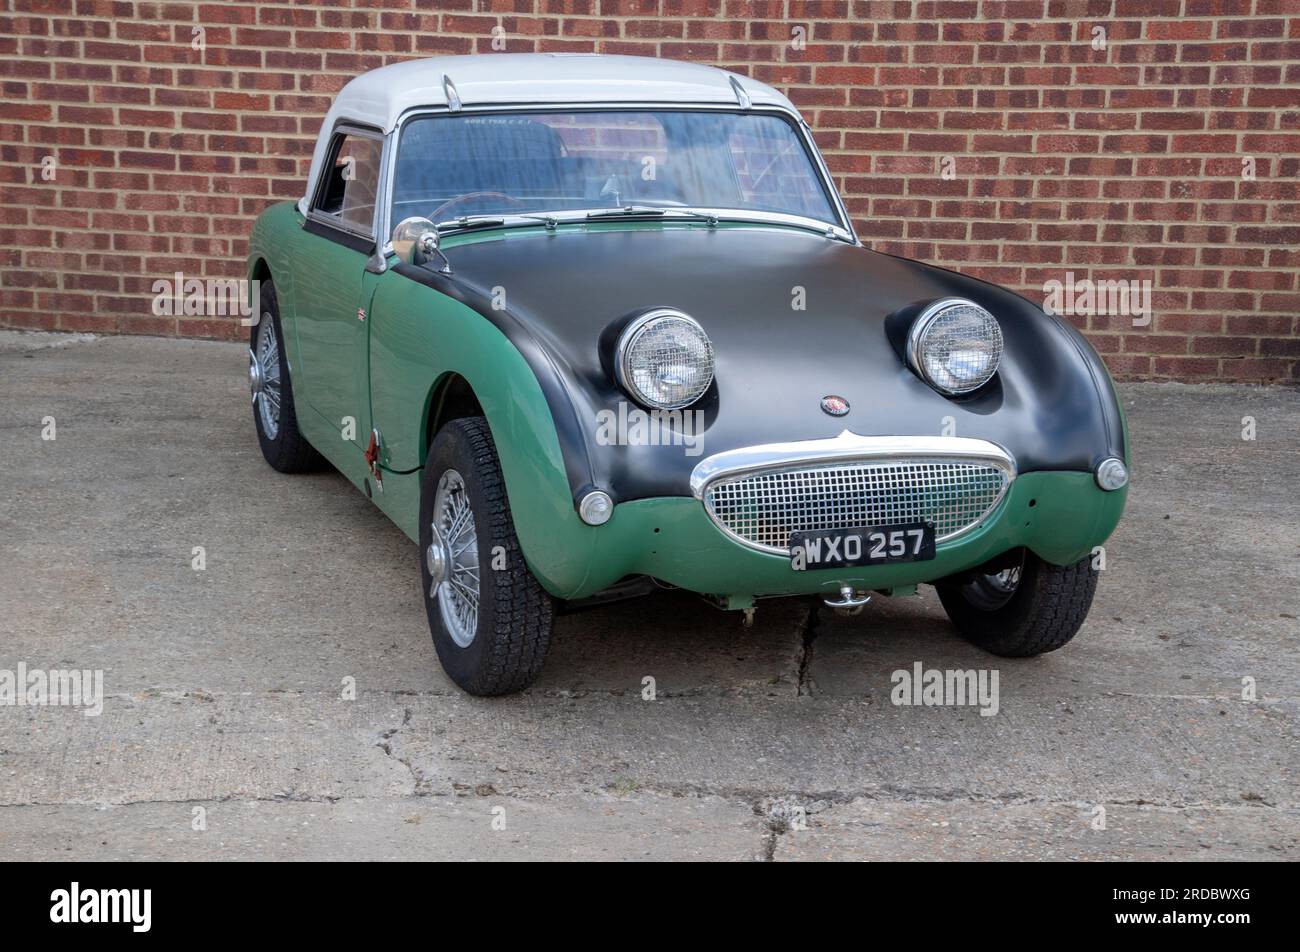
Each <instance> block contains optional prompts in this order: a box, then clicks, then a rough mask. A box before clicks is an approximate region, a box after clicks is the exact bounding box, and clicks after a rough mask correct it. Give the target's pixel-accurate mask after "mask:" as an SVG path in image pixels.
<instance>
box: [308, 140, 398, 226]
mask: <svg viewBox="0 0 1300 952" xmlns="http://www.w3.org/2000/svg"><path fill="white" fill-rule="evenodd" d="M336 142H337V143H338V144H337V146H336V148H335V149H334V150H333V151H332V153H331V154H332V156H333V159H332V165H329V166H327V167H326V169H325V173H324V174H325V182H324V183H323V186H322V189H321V191H320V194H319V199H318V201H317V204H316V209H315V210H316V211H317V212H318V213H320V214H322V215H327V216H329V217H331V218H337V219H338V220H339V222H340V223H342V224H343V225H345V226H346V227H347V228H349V229H350V230H352V231H359V232H363V233H365V234H367V235H368V234H371V233H372V232H373V231H374V220H375V199H376V197H377V196H378V194H379V161H380V158H381V157H382V156H383V152H384V143H383V140H382V139H376V138H371V137H370V136H363V135H357V134H355V133H344V134H342V135H340V136H338V137H337V139H336Z"/></svg>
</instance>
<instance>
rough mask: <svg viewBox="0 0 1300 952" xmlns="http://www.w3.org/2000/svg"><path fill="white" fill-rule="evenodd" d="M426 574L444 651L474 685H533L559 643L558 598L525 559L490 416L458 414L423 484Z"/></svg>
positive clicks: (464, 681)
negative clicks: (555, 628) (554, 632)
mask: <svg viewBox="0 0 1300 952" xmlns="http://www.w3.org/2000/svg"><path fill="white" fill-rule="evenodd" d="M420 577H421V581H422V584H423V587H424V605H425V612H426V613H427V615H428V617H429V630H430V632H431V633H432V635H433V644H434V647H435V648H436V649H437V651H438V659H439V660H440V661H441V662H442V666H443V668H444V669H445V670H446V672H447V674H448V676H449V677H450V678H451V679H452V680H453V681H455V682H456V684H458V685H459V686H460V687H461V688H463V689H464V690H466V691H468V692H469V693H470V694H477V695H480V696H492V695H500V694H512V693H514V692H515V691H521V690H523V689H524V688H526V687H528V685H530V684H532V683H533V681H534V680H535V679H536V678H537V675H538V674H539V673H540V671H541V669H542V663H543V661H545V659H546V652H547V650H548V649H549V648H550V644H551V628H552V624H553V619H554V610H553V605H552V602H551V597H550V595H549V594H547V592H546V590H545V589H544V588H542V586H541V583H539V582H538V581H537V579H536V578H534V577H533V574H532V572H530V571H529V570H528V566H527V565H525V564H524V559H523V555H522V553H521V552H520V549H519V540H518V538H516V536H515V527H514V521H513V520H512V519H511V517H510V503H509V501H508V500H507V499H506V489H505V482H504V480H503V479H502V477H501V466H500V463H499V462H498V459H497V451H496V444H495V443H493V441H492V433H491V431H490V430H489V429H488V425H487V421H486V420H484V419H483V418H482V417H467V418H463V419H458V420H452V421H451V422H450V423H448V424H447V425H446V426H444V427H443V428H442V429H441V430H440V431H439V433H438V435H437V437H436V438H435V439H434V441H433V446H432V447H430V448H429V457H428V459H427V460H426V462H425V467H424V477H423V481H422V485H421V491H420Z"/></svg>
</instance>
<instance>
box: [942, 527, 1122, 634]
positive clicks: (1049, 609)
mask: <svg viewBox="0 0 1300 952" xmlns="http://www.w3.org/2000/svg"><path fill="white" fill-rule="evenodd" d="M935 588H936V589H937V590H938V592H939V600H940V601H942V602H943V607H944V610H945V611H946V612H947V613H948V617H949V618H950V619H952V623H953V624H954V625H956V626H957V630H958V631H960V632H961V634H962V636H963V637H964V638H966V639H967V640H968V641H970V642H971V643H972V644H974V645H976V646H977V647H980V648H983V649H984V650H985V651H988V652H991V653H993V654H995V655H1001V656H1002V657H1004V658H1031V657H1033V656H1034V655H1040V654H1044V653H1045V652H1048V651H1055V650H1056V649H1057V648H1060V647H1061V646H1063V645H1065V644H1066V643H1067V642H1068V641H1069V640H1070V639H1071V638H1073V637H1074V636H1075V634H1076V633H1077V632H1078V631H1079V628H1080V627H1082V625H1083V622H1084V619H1085V618H1087V617H1088V609H1089V608H1090V607H1091V606H1092V596H1093V594H1094V593H1095V592H1096V591H1097V571H1096V570H1095V569H1094V568H1093V567H1092V557H1091V556H1088V557H1085V558H1082V559H1080V560H1079V561H1078V562H1075V563H1073V564H1071V565H1052V564H1051V563H1050V562H1044V561H1043V560H1042V559H1040V558H1038V557H1037V556H1036V555H1034V554H1033V553H1032V552H1028V551H1026V552H1025V553H1024V561H1023V563H1022V564H1021V566H1020V578H1019V581H1018V583H1017V584H1016V585H1015V588H1014V590H1013V591H1012V592H1010V593H1009V594H1007V593H1005V591H1004V592H1003V593H1002V594H1001V595H1000V596H999V594H998V592H997V590H996V587H995V583H994V582H993V580H992V579H990V577H988V576H981V575H978V574H975V575H965V576H962V577H960V578H955V579H950V580H945V581H940V582H938V583H936V584H935Z"/></svg>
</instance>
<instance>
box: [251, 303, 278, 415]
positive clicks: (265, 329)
mask: <svg viewBox="0 0 1300 952" xmlns="http://www.w3.org/2000/svg"><path fill="white" fill-rule="evenodd" d="M248 390H249V392H250V393H251V394H252V395H253V406H254V407H256V408H257V416H258V419H259V420H260V421H261V424H262V432H263V433H265V434H266V438H267V439H269V440H273V439H275V438H276V437H277V436H278V435H279V434H280V398H281V394H280V344H279V342H278V341H277V340H276V337H275V321H274V320H273V319H272V317H271V312H270V311H265V312H263V314H262V320H261V322H260V323H259V324H258V325H257V336H256V338H255V339H254V342H253V346H252V347H250V348H248Z"/></svg>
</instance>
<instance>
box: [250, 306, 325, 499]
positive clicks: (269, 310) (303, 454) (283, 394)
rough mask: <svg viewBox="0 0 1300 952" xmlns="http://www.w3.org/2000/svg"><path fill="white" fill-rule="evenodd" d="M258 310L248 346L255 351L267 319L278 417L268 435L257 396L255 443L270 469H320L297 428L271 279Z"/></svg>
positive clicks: (290, 471) (312, 451)
mask: <svg viewBox="0 0 1300 952" xmlns="http://www.w3.org/2000/svg"><path fill="white" fill-rule="evenodd" d="M261 309H262V315H261V320H260V321H258V323H257V324H256V325H255V326H254V327H252V328H251V329H250V331H249V335H248V346H249V348H250V349H252V350H253V352H254V353H257V352H258V341H259V336H260V335H261V334H262V333H263V328H264V327H265V326H267V321H268V320H269V321H270V325H269V326H270V327H271V328H272V329H273V330H274V332H275V347H276V352H277V353H278V354H279V361H280V418H279V426H278V430H277V432H276V433H275V435H274V436H271V435H268V433H267V431H266V426H265V424H264V421H263V420H262V413H261V408H260V407H259V402H260V401H261V400H262V399H264V398H262V397H259V398H258V400H255V401H254V402H253V425H254V426H255V427H257V442H258V443H259V444H260V445H261V447H262V457H263V458H264V459H265V460H266V461H267V463H269V464H270V465H271V468H272V469H275V470H278V471H279V472H281V473H307V472H311V471H312V470H315V469H319V468H320V466H321V463H322V462H323V460H322V458H321V455H320V454H319V453H318V452H316V450H315V448H314V447H313V446H312V445H311V444H310V443H308V442H307V438H306V437H305V436H303V435H302V431H301V430H299V429H298V414H297V411H296V409H295V407H294V403H293V384H292V383H291V382H290V380H289V361H288V358H287V357H286V356H285V350H284V329H283V327H282V325H281V324H280V302H279V301H278V300H277V299H276V296H275V285H274V284H272V283H271V282H270V281H263V282H262V288H261Z"/></svg>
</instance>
